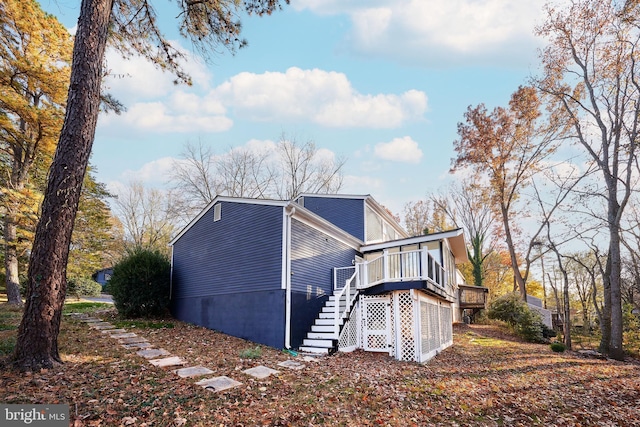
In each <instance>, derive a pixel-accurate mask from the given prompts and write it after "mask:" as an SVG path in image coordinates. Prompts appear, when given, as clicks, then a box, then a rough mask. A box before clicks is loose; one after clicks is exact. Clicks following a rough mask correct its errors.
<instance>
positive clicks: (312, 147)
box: [275, 134, 346, 200]
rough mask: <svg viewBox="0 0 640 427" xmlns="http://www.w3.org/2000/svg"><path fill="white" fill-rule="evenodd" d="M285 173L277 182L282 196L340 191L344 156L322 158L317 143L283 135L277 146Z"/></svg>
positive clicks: (277, 192) (291, 196) (282, 169)
mask: <svg viewBox="0 0 640 427" xmlns="http://www.w3.org/2000/svg"><path fill="white" fill-rule="evenodd" d="M277 152H278V157H279V159H278V163H279V170H280V171H281V175H280V176H278V178H277V180H276V182H277V186H276V189H275V191H276V195H277V197H279V198H280V199H283V200H290V199H294V198H295V197H297V196H298V195H300V194H302V193H325V194H330V193H337V192H338V191H340V189H341V188H342V184H343V174H342V168H343V166H344V164H345V162H346V160H345V159H343V158H337V159H334V158H327V157H322V156H321V153H320V152H319V150H318V149H317V147H316V144H315V142H313V141H306V142H304V143H300V142H298V141H297V140H296V139H295V138H289V137H287V135H286V134H282V135H281V137H280V142H279V143H278V146H277Z"/></svg>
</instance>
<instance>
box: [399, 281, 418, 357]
mask: <svg viewBox="0 0 640 427" xmlns="http://www.w3.org/2000/svg"><path fill="white" fill-rule="evenodd" d="M396 298H397V307H398V310H397V312H398V317H399V318H398V324H397V328H398V330H397V332H398V334H399V337H398V338H399V340H398V341H399V343H398V344H399V349H398V351H397V353H396V354H397V356H399V357H397V356H396V357H397V358H398V359H400V360H408V361H413V360H416V342H415V325H414V314H413V298H412V297H411V293H410V292H408V291H406V292H397V293H396Z"/></svg>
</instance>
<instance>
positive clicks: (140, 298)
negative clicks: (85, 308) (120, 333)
mask: <svg viewBox="0 0 640 427" xmlns="http://www.w3.org/2000/svg"><path fill="white" fill-rule="evenodd" d="M170 274H171V263H170V262H169V260H168V259H167V257H166V256H165V255H163V254H162V253H161V252H159V251H157V250H148V249H135V250H133V251H132V252H131V253H129V255H127V256H126V257H125V258H124V259H122V260H121V261H120V262H119V263H118V264H116V265H115V266H114V267H113V275H112V276H111V280H109V291H110V292H111V295H112V296H113V302H114V304H115V306H116V309H118V313H119V314H120V316H122V317H125V318H133V317H147V316H162V315H166V314H167V312H168V308H169V280H170Z"/></svg>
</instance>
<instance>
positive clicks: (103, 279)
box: [91, 267, 113, 289]
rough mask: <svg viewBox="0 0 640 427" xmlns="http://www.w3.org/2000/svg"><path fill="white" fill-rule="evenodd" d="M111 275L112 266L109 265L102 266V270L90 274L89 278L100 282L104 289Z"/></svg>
mask: <svg viewBox="0 0 640 427" xmlns="http://www.w3.org/2000/svg"><path fill="white" fill-rule="evenodd" d="M112 275H113V268H112V267H109V268H103V269H102V270H98V271H96V272H95V273H93V274H92V275H91V278H92V279H93V280H95V281H96V282H98V283H100V284H101V285H102V288H103V289H104V287H105V286H106V284H107V283H108V282H109V280H110V279H111V276H112Z"/></svg>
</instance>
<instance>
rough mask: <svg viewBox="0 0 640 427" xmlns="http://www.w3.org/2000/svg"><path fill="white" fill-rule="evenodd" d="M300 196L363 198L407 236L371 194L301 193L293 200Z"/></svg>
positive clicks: (396, 229)
mask: <svg viewBox="0 0 640 427" xmlns="http://www.w3.org/2000/svg"><path fill="white" fill-rule="evenodd" d="M300 197H322V198H325V199H356V200H363V201H364V202H365V203H366V204H367V205H369V207H371V208H372V209H373V210H374V211H375V212H376V213H377V214H378V215H381V216H382V217H383V218H385V219H386V220H387V222H388V223H389V224H391V226H392V227H393V228H394V230H395V231H397V232H398V234H400V235H401V236H405V237H408V236H409V233H407V231H406V230H405V229H404V228H403V227H402V225H400V223H399V222H398V221H397V220H396V219H395V218H394V216H393V215H392V214H391V213H389V211H387V209H385V208H384V207H383V206H382V205H381V204H380V203H379V202H378V201H377V200H376V199H374V198H373V196H371V194H330V193H327V194H315V193H302V194H300V195H299V196H298V197H296V198H295V199H294V200H295V201H297V200H298V199H300Z"/></svg>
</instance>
